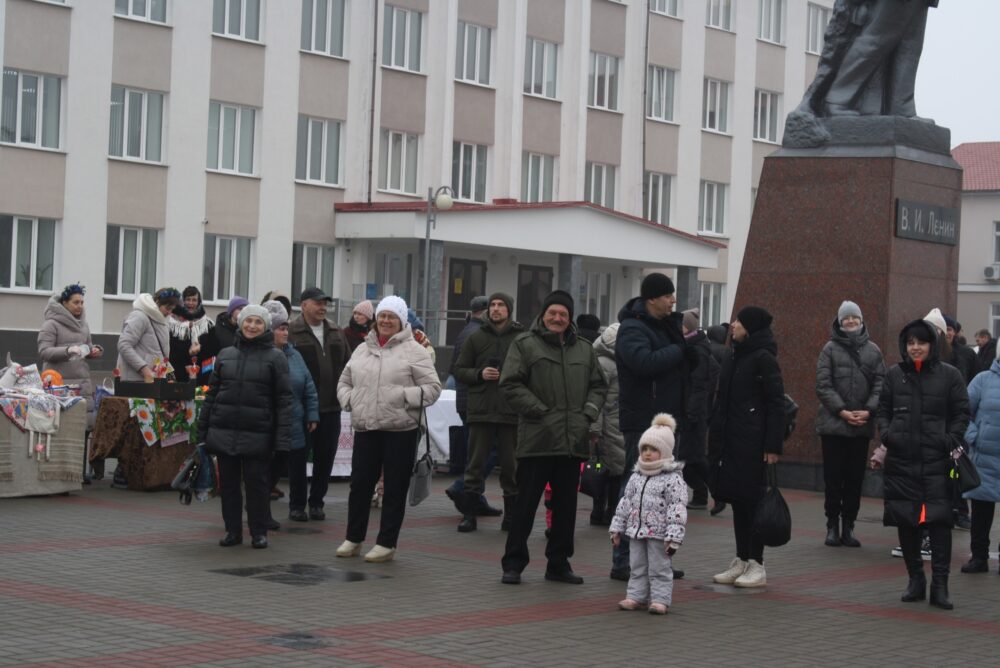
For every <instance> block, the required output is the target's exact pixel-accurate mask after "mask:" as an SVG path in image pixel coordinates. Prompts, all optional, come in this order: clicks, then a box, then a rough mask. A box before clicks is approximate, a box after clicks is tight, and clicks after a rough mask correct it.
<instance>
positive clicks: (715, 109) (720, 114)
mask: <svg viewBox="0 0 1000 668" xmlns="http://www.w3.org/2000/svg"><path fill="white" fill-rule="evenodd" d="M701 127H702V128H703V129H705V130H714V131H715V132H729V84H728V83H727V82H725V81H718V80H716V79H705V89H704V94H703V96H702V116H701Z"/></svg>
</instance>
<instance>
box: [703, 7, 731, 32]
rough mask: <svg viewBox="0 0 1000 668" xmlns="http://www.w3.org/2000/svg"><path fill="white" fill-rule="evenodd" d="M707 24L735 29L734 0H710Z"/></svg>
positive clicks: (706, 15)
mask: <svg viewBox="0 0 1000 668" xmlns="http://www.w3.org/2000/svg"><path fill="white" fill-rule="evenodd" d="M705 25H707V26H711V27H713V28H721V29H722V30H732V29H733V0H708V4H707V5H706V6H705Z"/></svg>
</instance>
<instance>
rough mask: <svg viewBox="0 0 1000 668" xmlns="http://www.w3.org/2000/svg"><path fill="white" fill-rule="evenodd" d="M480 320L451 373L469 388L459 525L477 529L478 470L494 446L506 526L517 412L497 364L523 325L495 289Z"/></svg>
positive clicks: (480, 477) (480, 475)
mask: <svg viewBox="0 0 1000 668" xmlns="http://www.w3.org/2000/svg"><path fill="white" fill-rule="evenodd" d="M488 304H489V305H488V306H487V312H486V318H484V319H483V321H482V323H483V324H482V326H481V327H480V328H479V329H477V330H475V331H473V332H472V333H471V334H469V337H468V338H467V339H466V340H465V342H464V343H463V344H462V349H461V350H460V351H459V353H458V361H457V362H456V363H455V366H454V368H453V369H452V373H453V374H454V375H455V379H456V380H457V381H458V382H460V383H462V384H464V385H466V386H467V387H468V388H469V398H468V408H467V409H466V410H467V411H468V423H469V459H468V462H467V463H466V468H465V497H464V503H463V504H462V521H461V522H460V523H459V525H458V530H459V531H461V532H463V533H466V532H469V531H475V530H476V511H477V509H478V507H479V499H480V495H481V494H482V493H483V489H484V484H483V477H484V476H483V472H484V470H485V466H486V459H487V457H489V454H490V451H491V450H493V448H496V450H497V457H498V458H499V461H500V487H501V489H503V510H504V518H503V524H502V525H501V528H504V529H509V528H510V515H511V513H512V511H513V508H514V496H515V495H516V494H517V484H516V483H515V482H514V471H515V469H516V467H517V460H516V459H515V458H514V449H515V447H516V446H517V413H516V412H515V411H514V409H513V408H511V407H510V404H508V403H507V399H506V397H504V395H503V393H502V392H501V391H500V370H501V369H502V368H503V362H504V358H505V357H506V356H507V349H508V348H510V344H511V342H512V341H513V340H514V338H515V337H517V336H518V335H519V334H521V333H522V332H523V331H524V327H523V326H522V325H521V323H519V322H515V321H514V320H512V319H511V314H512V313H513V312H514V300H513V298H511V297H510V296H509V295H506V294H504V293H502V292H497V293H494V294H492V295H490V298H489V302H488Z"/></svg>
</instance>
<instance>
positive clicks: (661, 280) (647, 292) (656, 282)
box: [639, 273, 674, 300]
mask: <svg viewBox="0 0 1000 668" xmlns="http://www.w3.org/2000/svg"><path fill="white" fill-rule="evenodd" d="M672 294H674V282H673V281H671V280H670V277H669V276H664V275H663V274H657V273H653V274H650V275H649V276H647V277H646V278H644V279H642V287H641V288H640V289H639V296H640V297H642V298H643V299H644V300H645V299H656V298H657V297H662V296H663V295H672Z"/></svg>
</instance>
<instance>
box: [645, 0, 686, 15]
mask: <svg viewBox="0 0 1000 668" xmlns="http://www.w3.org/2000/svg"><path fill="white" fill-rule="evenodd" d="M679 4H680V0H650V3H649V11H651V12H656V13H657V14H666V15H667V16H679V13H678V12H679V10H680V7H678V5H679Z"/></svg>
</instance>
